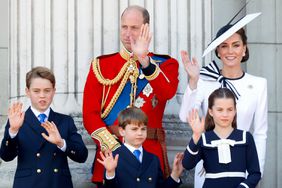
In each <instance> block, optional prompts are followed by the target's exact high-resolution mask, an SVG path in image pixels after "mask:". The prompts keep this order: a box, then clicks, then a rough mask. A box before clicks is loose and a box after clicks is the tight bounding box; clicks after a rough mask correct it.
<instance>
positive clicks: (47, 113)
mask: <svg viewBox="0 0 282 188" xmlns="http://www.w3.org/2000/svg"><path fill="white" fill-rule="evenodd" d="M30 109H31V111H32V112H33V113H34V115H35V116H36V117H38V116H39V114H42V112H39V111H38V110H36V109H35V108H33V107H32V106H30ZM43 114H45V115H46V118H47V119H48V117H49V114H50V107H49V108H47V110H46V111H45V112H43Z"/></svg>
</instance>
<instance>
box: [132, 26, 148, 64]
mask: <svg viewBox="0 0 282 188" xmlns="http://www.w3.org/2000/svg"><path fill="white" fill-rule="evenodd" d="M151 39H152V34H151V33H150V28H149V24H147V23H146V24H145V25H144V24H143V25H142V26H141V31H140V34H139V37H137V39H136V40H135V41H134V40H133V38H132V37H130V42H131V49H132V52H133V54H134V55H136V56H137V58H138V60H139V62H140V63H141V65H142V67H143V68H145V67H147V66H148V65H149V58H148V56H147V54H148V53H149V45H150V42H151Z"/></svg>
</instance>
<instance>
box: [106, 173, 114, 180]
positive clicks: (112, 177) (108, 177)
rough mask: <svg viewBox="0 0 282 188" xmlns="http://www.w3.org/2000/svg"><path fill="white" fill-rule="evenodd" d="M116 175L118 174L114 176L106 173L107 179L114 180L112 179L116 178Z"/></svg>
mask: <svg viewBox="0 0 282 188" xmlns="http://www.w3.org/2000/svg"><path fill="white" fill-rule="evenodd" d="M115 176H116V174H114V175H113V176H111V177H110V176H108V175H107V173H106V179H107V180H112V179H114V178H115Z"/></svg>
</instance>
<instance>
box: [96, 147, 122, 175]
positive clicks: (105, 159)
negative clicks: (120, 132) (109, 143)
mask: <svg viewBox="0 0 282 188" xmlns="http://www.w3.org/2000/svg"><path fill="white" fill-rule="evenodd" d="M100 156H101V158H102V160H100V159H99V158H98V159H97V160H98V162H99V163H101V164H102V165H103V166H104V167H105V169H106V173H107V176H108V177H112V176H114V175H115V169H116V167H117V163H118V156H119V155H118V154H117V155H116V156H115V157H113V153H112V151H111V150H106V151H105V154H103V152H100Z"/></svg>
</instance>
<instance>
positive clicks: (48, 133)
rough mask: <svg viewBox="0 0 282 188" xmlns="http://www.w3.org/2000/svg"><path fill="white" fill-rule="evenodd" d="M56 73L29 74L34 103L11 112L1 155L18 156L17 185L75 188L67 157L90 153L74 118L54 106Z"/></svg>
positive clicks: (82, 158) (37, 69) (82, 159)
mask: <svg viewBox="0 0 282 188" xmlns="http://www.w3.org/2000/svg"><path fill="white" fill-rule="evenodd" d="M55 90H56V89H55V76H54V74H53V73H52V72H51V71H50V70H49V69H48V68H45V67H35V68H33V69H32V70H31V71H29V72H28V73H27V74H26V95H27V97H29V98H30V101H31V106H30V107H29V108H28V109H27V111H26V112H23V111H22V106H23V105H22V103H20V102H16V103H14V104H12V105H11V106H10V108H9V111H8V122H7V125H6V127H5V133H4V138H3V140H2V144H1V149H0V156H1V158H2V159H3V160H4V161H11V160H13V159H14V158H15V157H18V161H17V169H16V173H15V178H14V184H13V187H14V188H22V187H36V188H59V187H64V188H72V187H73V185H72V180H71V174H70V170H69V166H68V159H67V157H69V158H71V159H72V160H73V161H76V162H79V163H83V162H85V161H86V159H87V156H88V151H87V148H86V147H85V145H84V143H83V141H82V138H81V136H80V135H79V134H78V133H77V129H76V126H75V124H74V121H73V119H72V118H71V117H70V116H68V115H64V114H59V113H57V112H54V111H53V110H52V109H51V108H50V104H51V103H52V100H53V97H54V94H55Z"/></svg>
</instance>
